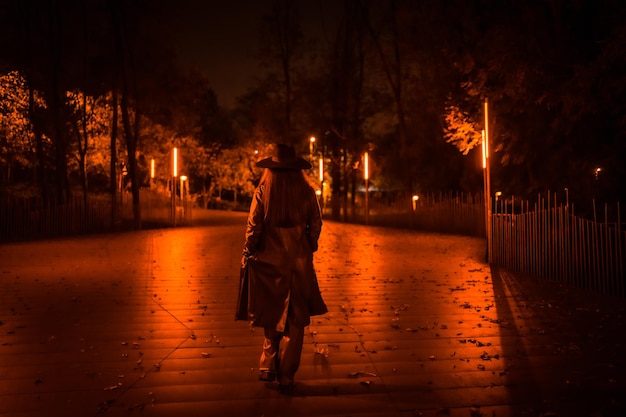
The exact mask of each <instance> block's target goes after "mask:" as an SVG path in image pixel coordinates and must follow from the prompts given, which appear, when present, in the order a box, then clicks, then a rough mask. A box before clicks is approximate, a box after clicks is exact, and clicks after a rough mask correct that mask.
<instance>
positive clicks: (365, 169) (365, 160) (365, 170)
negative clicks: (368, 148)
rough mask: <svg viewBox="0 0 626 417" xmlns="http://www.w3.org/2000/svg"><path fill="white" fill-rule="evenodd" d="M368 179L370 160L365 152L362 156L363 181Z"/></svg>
mask: <svg viewBox="0 0 626 417" xmlns="http://www.w3.org/2000/svg"><path fill="white" fill-rule="evenodd" d="M369 178H370V158H369V154H368V153H367V152H365V154H364V155H363V179H366V180H368V179H369Z"/></svg>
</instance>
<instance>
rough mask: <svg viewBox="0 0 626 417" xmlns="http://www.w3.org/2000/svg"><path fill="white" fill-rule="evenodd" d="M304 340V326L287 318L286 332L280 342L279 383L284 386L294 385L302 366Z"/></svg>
mask: <svg viewBox="0 0 626 417" xmlns="http://www.w3.org/2000/svg"><path fill="white" fill-rule="evenodd" d="M303 342H304V328H303V327H299V326H298V325H294V323H293V321H289V320H287V326H286V328H285V333H284V334H283V337H282V340H281V342H280V350H279V353H278V359H279V363H280V365H279V366H278V383H279V384H280V385H281V386H284V387H292V386H293V383H294V377H295V375H296V372H297V371H298V368H299V367H300V358H301V356H302V344H303Z"/></svg>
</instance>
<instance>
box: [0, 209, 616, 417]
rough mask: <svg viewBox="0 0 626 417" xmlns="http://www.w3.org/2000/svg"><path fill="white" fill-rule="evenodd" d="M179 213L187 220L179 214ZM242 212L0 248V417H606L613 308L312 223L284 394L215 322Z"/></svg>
mask: <svg viewBox="0 0 626 417" xmlns="http://www.w3.org/2000/svg"><path fill="white" fill-rule="evenodd" d="M194 214H195V213H194ZM244 222H245V214H242V213H230V212H218V211H210V212H207V213H206V216H204V217H203V218H200V219H199V221H198V224H199V225H198V226H197V227H193V228H191V227H189V228H177V229H161V230H146V231H142V232H129V233H121V234H116V235H101V236H90V237H78V238H71V239H59V240H54V241H44V242H32V243H18V244H9V245H1V246H0V416H2V417H8V416H11V417H31V416H65V417H67V416H77V417H78V416H80V417H82V416H164V417H165V416H167V417H170V416H172V417H173V416H328V417H331V416H333V417H334V416H337V417H338V416H353V417H379V416H399V417H407V416H442V415H443V416H470V417H478V416H498V417H506V416H544V417H547V416H564V417H565V416H596V417H600V416H623V415H626V413H625V412H624V411H625V410H626V408H625V406H624V404H625V401H624V394H625V393H626V383H625V380H624V379H625V377H624V375H626V372H624V371H625V370H626V366H625V363H624V359H623V353H622V352H623V347H624V342H623V340H622V339H623V335H624V312H625V308H624V307H625V305H624V302H623V300H615V299H609V298H606V297H597V296H591V295H589V294H586V293H584V292H581V291H576V290H574V289H571V288H565V287H560V286H558V285H555V284H554V283H549V282H541V281H537V280H532V279H529V278H526V277H520V276H517V275H513V274H510V273H508V272H506V271H498V270H494V271H492V270H491V269H490V267H489V265H487V264H486V263H485V262H484V259H483V258H484V241H482V240H481V239H476V238H468V237H459V236H445V235H437V234H427V233H419V232H414V231H405V230H393V229H383V228H376V227H365V226H360V225H345V224H338V223H333V222H325V225H324V230H323V234H322V239H321V242H320V251H319V253H318V254H317V255H316V268H317V270H318V275H319V280H320V287H321V288H322V291H323V296H324V299H325V300H326V302H327V304H328V306H329V310H330V311H329V313H328V314H326V315H324V316H320V317H317V318H314V319H313V322H312V324H311V326H310V327H309V329H308V333H307V336H306V339H305V347H304V352H303V357H302V366H301V369H300V371H299V372H298V374H297V378H298V380H297V387H296V392H295V394H294V395H293V396H291V397H287V396H284V395H281V394H279V393H278V392H277V390H276V389H275V387H274V386H273V385H272V384H266V383H262V382H260V381H257V380H256V366H257V361H258V356H259V353H260V346H259V345H260V343H261V339H262V333H261V332H259V331H258V330H257V331H254V330H253V329H250V328H249V327H248V326H247V325H246V324H245V323H242V322H235V321H234V320H233V314H234V301H235V294H236V291H237V285H238V276H237V273H238V269H237V268H238V263H239V257H240V252H241V245H242V241H243V227H244Z"/></svg>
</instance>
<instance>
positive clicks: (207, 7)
mask: <svg viewBox="0 0 626 417" xmlns="http://www.w3.org/2000/svg"><path fill="white" fill-rule="evenodd" d="M177 4H180V10H179V13H180V14H181V17H182V20H181V24H180V30H179V33H178V35H179V36H178V45H179V46H178V48H179V49H178V54H179V56H180V59H181V62H182V63H183V64H185V65H190V66H197V67H199V68H200V69H202V70H204V71H206V73H207V75H208V77H209V82H210V85H211V88H213V90H214V91H215V92H216V94H217V96H218V99H219V101H220V104H222V105H231V104H233V103H234V99H235V97H236V96H237V95H239V94H241V93H243V92H244V91H245V89H246V86H248V85H249V84H250V82H251V77H252V76H253V75H254V72H253V71H251V69H253V68H255V67H256V60H255V58H254V55H255V51H256V49H257V44H256V41H255V39H256V33H257V32H258V28H259V24H260V22H261V19H262V16H263V14H264V13H266V10H267V4H268V2H267V1H265V0H263V1H260V0H256V1H254V0H233V1H219V2H218V1H212V0H210V1H200V0H183V1H180V2H177Z"/></svg>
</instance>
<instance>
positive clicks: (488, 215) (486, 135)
mask: <svg viewBox="0 0 626 417" xmlns="http://www.w3.org/2000/svg"><path fill="white" fill-rule="evenodd" d="M482 134H483V144H482V145H483V146H482V151H483V180H484V188H485V234H486V235H487V261H488V262H491V255H492V250H491V249H492V248H491V245H492V241H491V179H490V177H491V175H490V170H489V104H488V102H487V100H485V130H483V132H482Z"/></svg>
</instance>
